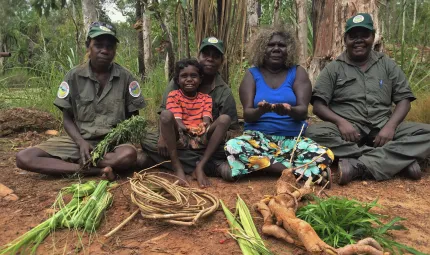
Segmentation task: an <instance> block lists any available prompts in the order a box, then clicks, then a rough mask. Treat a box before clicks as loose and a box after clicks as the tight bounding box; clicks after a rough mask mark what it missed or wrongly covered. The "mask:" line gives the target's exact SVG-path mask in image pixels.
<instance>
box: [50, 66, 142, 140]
mask: <svg viewBox="0 0 430 255" xmlns="http://www.w3.org/2000/svg"><path fill="white" fill-rule="evenodd" d="M110 72H111V75H110V78H109V81H108V82H107V84H106V85H105V87H104V89H103V91H102V93H101V94H100V96H98V92H99V90H100V85H99V82H98V81H97V79H96V76H95V74H94V73H93V72H92V70H91V66H90V61H87V62H86V63H84V64H82V65H80V66H78V67H75V68H73V69H72V70H70V71H69V72H68V73H67V74H66V76H65V78H64V81H63V82H62V83H61V85H60V88H59V90H58V93H57V98H56V99H55V101H54V105H56V106H57V107H58V108H60V109H61V110H68V111H69V112H70V114H72V116H73V118H74V122H75V123H76V126H77V127H78V129H79V131H80V133H81V135H82V138H84V139H86V140H94V139H101V138H103V136H105V135H106V134H107V133H108V132H109V131H110V130H111V129H112V128H113V127H115V126H116V125H117V124H118V123H120V122H121V121H124V120H125V119H126V116H127V115H129V114H126V113H127V112H128V113H131V112H135V111H138V110H139V109H142V108H143V107H145V101H144V98H143V96H142V93H141V88H140V86H139V83H138V82H137V81H136V79H134V77H133V75H132V74H131V73H130V72H129V71H128V70H126V69H125V68H123V67H121V66H120V65H118V64H116V63H113V64H112V66H111V69H110Z"/></svg>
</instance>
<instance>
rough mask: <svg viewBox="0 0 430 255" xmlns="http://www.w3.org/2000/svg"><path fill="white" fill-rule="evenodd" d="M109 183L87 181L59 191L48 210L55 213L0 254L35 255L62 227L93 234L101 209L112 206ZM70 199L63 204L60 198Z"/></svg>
mask: <svg viewBox="0 0 430 255" xmlns="http://www.w3.org/2000/svg"><path fill="white" fill-rule="evenodd" d="M108 186H109V182H108V181H100V182H99V183H98V184H97V183H96V182H95V181H89V182H87V183H85V184H73V185H71V186H69V187H66V188H63V189H62V190H61V191H60V192H59V194H58V196H57V198H56V200H55V202H54V205H53V206H52V208H53V209H54V210H56V211H57V210H58V211H57V212H56V213H55V214H53V215H52V217H51V218H49V219H47V220H46V221H44V222H43V223H41V224H39V225H38V226H36V227H34V228H33V229H31V230H30V231H28V232H27V233H25V234H24V235H22V236H20V237H18V238H17V239H15V240H14V241H12V242H10V243H8V244H6V245H5V246H3V247H1V248H0V254H35V253H36V250H37V247H38V246H39V245H40V243H42V241H43V240H44V239H45V238H46V237H47V236H48V235H49V234H50V233H51V232H54V231H56V230H58V229H62V228H68V229H71V228H74V229H84V230H85V231H87V232H94V231H95V230H96V229H97V228H98V226H99V225H100V222H101V220H102V218H103V215H104V212H105V210H106V209H107V208H108V207H109V206H110V205H111V204H112V194H111V193H110V192H109V191H108ZM65 194H72V195H73V197H72V199H71V200H70V202H69V203H68V204H67V205H66V204H65V202H64V199H63V195H65Z"/></svg>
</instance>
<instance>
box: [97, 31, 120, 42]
mask: <svg viewBox="0 0 430 255" xmlns="http://www.w3.org/2000/svg"><path fill="white" fill-rule="evenodd" d="M101 35H111V36H112V37H113V38H115V40H116V41H117V42H118V43H119V40H118V38H116V36H115V34H114V33H112V32H108V31H100V32H95V33H94V34H92V35H91V36H90V38H96V37H97V36H101Z"/></svg>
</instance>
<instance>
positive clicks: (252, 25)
mask: <svg viewBox="0 0 430 255" xmlns="http://www.w3.org/2000/svg"><path fill="white" fill-rule="evenodd" d="M247 2H248V5H247V7H246V12H247V16H248V36H247V39H246V41H249V39H250V38H251V37H252V36H253V35H254V33H255V32H256V31H257V29H258V0H247Z"/></svg>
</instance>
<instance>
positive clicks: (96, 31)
mask: <svg viewBox="0 0 430 255" xmlns="http://www.w3.org/2000/svg"><path fill="white" fill-rule="evenodd" d="M100 35H111V36H113V37H114V38H115V40H116V41H117V42H119V40H118V38H117V37H116V29H115V28H114V27H113V26H112V25H111V24H108V23H105V22H99V21H96V22H93V23H91V25H90V29H89V30H88V37H89V38H91V39H92V38H95V37H97V36H100Z"/></svg>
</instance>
